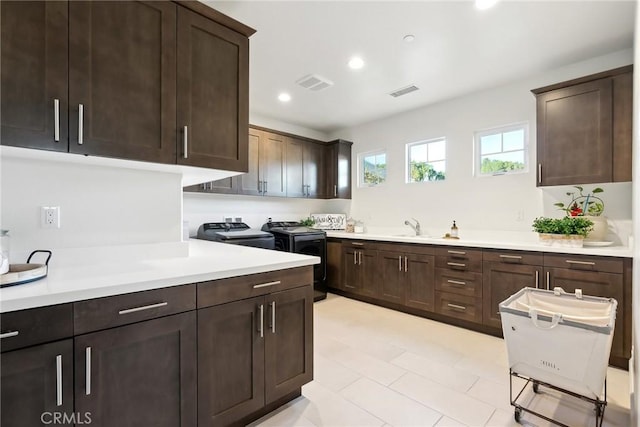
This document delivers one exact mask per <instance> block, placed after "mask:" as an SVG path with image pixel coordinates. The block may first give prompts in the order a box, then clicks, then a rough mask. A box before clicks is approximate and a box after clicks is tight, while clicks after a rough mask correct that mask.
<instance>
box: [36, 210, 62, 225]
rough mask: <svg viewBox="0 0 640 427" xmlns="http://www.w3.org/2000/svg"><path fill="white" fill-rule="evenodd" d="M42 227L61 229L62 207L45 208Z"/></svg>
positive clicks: (41, 219) (42, 213)
mask: <svg viewBox="0 0 640 427" xmlns="http://www.w3.org/2000/svg"><path fill="white" fill-rule="evenodd" d="M40 226H41V227H42V228H60V206H43V207H42V210H41V215H40Z"/></svg>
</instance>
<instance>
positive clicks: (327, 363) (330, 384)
mask: <svg viewBox="0 0 640 427" xmlns="http://www.w3.org/2000/svg"><path fill="white" fill-rule="evenodd" d="M360 377H361V375H360V374H358V373H357V372H355V371H352V370H351V369H349V368H346V367H345V366H344V365H341V364H340V363H338V362H336V361H334V360H331V359H328V358H326V357H324V356H322V355H319V354H316V355H315V357H314V359H313V378H314V381H315V382H318V383H320V384H321V385H323V386H325V387H327V388H328V389H330V390H332V391H340V390H342V389H343V388H345V387H346V386H348V385H349V384H352V383H354V382H355V381H357V380H358V379H359V378H360Z"/></svg>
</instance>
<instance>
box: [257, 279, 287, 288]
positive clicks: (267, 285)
mask: <svg viewBox="0 0 640 427" xmlns="http://www.w3.org/2000/svg"><path fill="white" fill-rule="evenodd" d="M280 283H282V282H281V281H280V280H276V281H275V282H267V283H260V284H259V285H253V289H258V288H267V287H269V286H275V285H279V284H280Z"/></svg>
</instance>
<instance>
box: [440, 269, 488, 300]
mask: <svg viewBox="0 0 640 427" xmlns="http://www.w3.org/2000/svg"><path fill="white" fill-rule="evenodd" d="M436 290H438V291H445V292H451V293H453V294H458V295H466V296H469V297H474V298H482V273H476V272H472V271H452V270H450V269H447V268H436Z"/></svg>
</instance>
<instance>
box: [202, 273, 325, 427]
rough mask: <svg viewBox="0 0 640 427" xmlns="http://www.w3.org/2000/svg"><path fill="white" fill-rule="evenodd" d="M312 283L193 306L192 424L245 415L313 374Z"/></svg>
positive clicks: (220, 423)
mask: <svg viewBox="0 0 640 427" xmlns="http://www.w3.org/2000/svg"><path fill="white" fill-rule="evenodd" d="M312 319H313V288H312V287H311V286H304V287H299V288H294V289H290V290H285V291H281V292H275V293H273V294H268V295H265V296H258V297H254V298H249V299H245V300H241V301H237V302H231V303H227V304H222V305H217V306H213V307H208V308H203V309H200V310H198V425H199V426H201V427H204V426H226V425H232V424H235V423H238V422H240V421H241V420H243V419H245V418H246V417H247V416H250V415H251V414H253V413H255V412H257V411H259V410H260V409H261V408H263V407H264V406H266V405H269V404H270V403H272V402H274V401H276V400H278V399H279V398H281V397H284V396H286V395H288V394H290V393H292V392H295V391H296V390H299V389H300V387H302V385H303V384H306V383H307V382H309V381H311V380H312V378H313V335H312V334H313V320H312Z"/></svg>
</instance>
